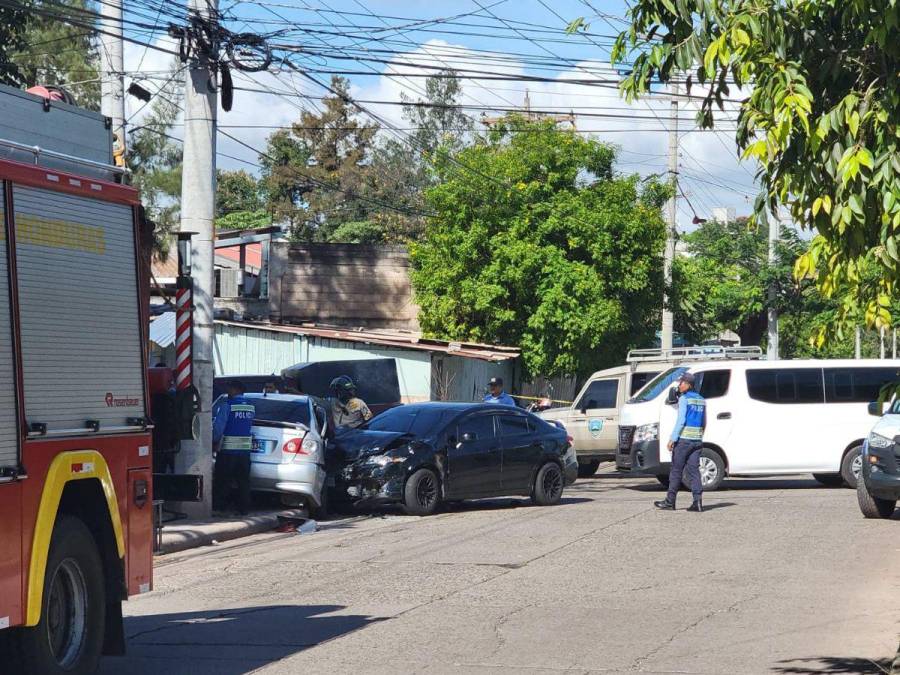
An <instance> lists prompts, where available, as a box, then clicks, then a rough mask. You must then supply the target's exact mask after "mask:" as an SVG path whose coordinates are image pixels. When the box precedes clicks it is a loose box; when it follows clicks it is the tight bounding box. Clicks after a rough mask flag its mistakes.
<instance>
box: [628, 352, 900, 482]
mask: <svg viewBox="0 0 900 675" xmlns="http://www.w3.org/2000/svg"><path fill="white" fill-rule="evenodd" d="M685 371H690V372H691V373H693V374H694V375H695V376H696V386H697V389H698V391H699V392H700V394H701V395H702V396H704V397H705V398H706V400H707V405H706V410H707V413H706V432H705V433H704V436H703V445H704V449H703V454H702V456H701V460H700V473H701V477H702V480H703V485H704V489H706V490H715V489H716V488H718V487H719V485H721V483H722V480H723V479H724V478H725V476H726V475H730V476H736V475H743V476H761V475H785V474H798V473H811V474H813V476H814V477H815V478H816V480H818V481H819V482H821V483H823V484H825V485H840V484H841V483H845V484H847V485H849V486H851V487H855V486H856V479H857V477H858V475H859V471H860V466H861V462H862V459H861V455H860V451H861V449H862V444H863V440H864V439H865V438H866V436H867V435H868V433H869V429H870V428H871V426H872V421H871V418H870V417H869V415H868V403H869V402H871V401H874V400H876V399H877V398H878V395H879V391H880V390H881V387H882V386H883V385H884V384H886V383H888V382H891V381H894V380H896V379H898V377H900V375H898V372H900V360H849V359H848V360H829V361H822V360H819V361H814V360H806V361H799V360H798V361H743V362H729V363H723V362H721V361H720V362H712V361H710V362H705V363H695V364H690V365H689V366H687V365H682V366H678V367H674V368H670V369H668V370H666V371H665V372H664V373H661V374H660V375H659V376H658V377H657V378H656V379H655V380H653V381H652V382H650V383H648V385H647V386H646V387H644V389H643V390H642V391H640V392H638V394H637V395H636V396H635V397H634V398H633V399H632V400H631V401H629V402H628V403H627V404H626V405H625V406H624V407H623V408H622V411H621V413H620V415H619V422H620V425H619V447H618V450H617V452H616V467H617V468H618V469H619V470H620V471H627V472H631V473H637V474H642V475H652V476H656V477H657V478H658V479H659V481H660V482H661V483H668V473H669V465H670V462H671V459H672V456H671V453H670V452H669V451H668V450H667V449H666V444H667V442H668V439H669V437H670V436H671V434H672V428H673V427H674V426H675V421H676V418H677V416H678V413H677V405H676V403H675V401H674V400H673V398H672V397H671V396H670V395H669V391H670V389H671V387H672V385H673V384H674V382H675V380H676V379H677V378H678V377H679V376H680V375H681V374H682V373H684V372H685Z"/></svg>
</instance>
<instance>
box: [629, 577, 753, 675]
mask: <svg viewBox="0 0 900 675" xmlns="http://www.w3.org/2000/svg"><path fill="white" fill-rule="evenodd" d="M758 597H759V593H754V594H753V595H751V596H749V597H746V598H742V599H741V600H738V601H737V602H734V603H733V604H731V605H729V606H728V607H720V608H718V609H714V610H712V611H711V612H707V613H706V614H704V615H703V616H701V617H699V618H698V619H696V620H694V621H692V622H691V623H689V624H688V625H686V626H683V627H681V628H679V629H678V630H676V631H675V632H674V633H672V635H670V636H669V637H667V638H666V639H665V640H663V641H662V642H660V643H659V644H658V645H657V646H656V647H654V648H653V649H651V650H650V651H649V652H647V653H646V654H644V655H643V656H639V657H638V658H636V659H635V660H634V663H632V664H631V667H630V668H629V670H636V671H641V670H642V668H641V667H642V666H643V664H644V662H645V661H648V660H649V659H652V658H653V657H654V656H656V655H657V654H659V652H661V651H662V650H663V649H665V648H666V647H668V646H669V645H671V644H672V643H673V642H675V640H677V639H678V638H679V636H681V635H684V634H685V633H687V632H688V631H691V630H693V629H694V628H696V627H697V626H699V625H700V624H702V623H703V622H704V621H707V620H708V619H711V618H713V617H714V616H717V615H719V614H726V613H728V612H734V611H737V608H738V607H740V606H741V605H743V604H744V603H747V602H752V601H753V600H756V598H758Z"/></svg>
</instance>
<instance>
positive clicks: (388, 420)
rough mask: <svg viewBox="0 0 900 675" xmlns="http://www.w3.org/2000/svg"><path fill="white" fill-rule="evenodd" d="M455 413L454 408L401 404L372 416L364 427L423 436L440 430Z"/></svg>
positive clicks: (456, 412)
mask: <svg viewBox="0 0 900 675" xmlns="http://www.w3.org/2000/svg"><path fill="white" fill-rule="evenodd" d="M456 414H458V411H455V410H440V409H436V408H419V407H412V406H402V405H401V406H397V407H396V408H391V409H390V410H385V411H384V412H383V413H381V414H380V415H377V416H376V417H373V418H372V420H371V421H370V422H369V423H368V424H367V425H366V429H371V430H372V431H394V432H398V433H403V434H414V435H416V436H425V435H427V434H429V433H431V432H434V431H440V430H441V429H442V428H443V427H444V425H445V424H446V423H447V422H448V421H449V420H450V419H451V418H452V417H454V416H455V415H456Z"/></svg>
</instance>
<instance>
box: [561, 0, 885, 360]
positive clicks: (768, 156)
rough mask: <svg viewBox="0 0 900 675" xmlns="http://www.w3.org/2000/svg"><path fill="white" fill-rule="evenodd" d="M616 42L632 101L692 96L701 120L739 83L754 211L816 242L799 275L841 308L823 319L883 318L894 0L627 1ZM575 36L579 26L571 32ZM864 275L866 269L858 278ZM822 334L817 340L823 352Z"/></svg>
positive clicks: (741, 135)
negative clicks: (667, 86) (667, 92)
mask: <svg viewBox="0 0 900 675" xmlns="http://www.w3.org/2000/svg"><path fill="white" fill-rule="evenodd" d="M629 18H630V20H631V28H630V30H629V31H627V32H625V33H622V34H621V35H620V36H619V37H618V39H617V41H616V44H615V47H614V49H613V53H612V57H613V61H614V62H615V63H628V64H629V68H630V74H629V75H628V76H627V77H626V79H625V81H624V84H623V90H624V92H625V94H626V96H627V97H628V98H629V99H633V98H635V97H637V96H640V95H642V94H645V93H647V92H648V91H649V90H650V88H651V86H658V83H659V82H660V81H662V82H672V81H678V80H684V79H685V78H686V83H687V85H688V90H689V91H690V87H691V85H692V84H697V85H700V86H701V87H702V89H701V92H702V93H701V95H702V97H703V102H702V110H701V113H700V116H699V117H700V121H701V123H702V124H703V125H704V126H707V127H708V126H712V125H713V123H714V119H715V115H716V113H715V110H716V108H717V107H722V106H723V104H724V102H725V101H726V100H727V99H728V98H729V96H731V94H732V90H731V87H733V86H735V85H737V86H739V87H742V88H746V91H749V94H747V95H746V98H744V99H742V100H741V101H740V113H739V120H738V132H737V136H736V141H737V145H738V147H739V148H740V149H741V151H742V152H743V156H744V157H747V158H755V159H757V160H758V161H759V172H758V175H759V180H760V182H761V185H762V188H763V192H762V193H761V195H760V198H759V199H758V200H757V202H756V207H755V216H756V217H757V219H758V220H760V221H761V222H762V221H763V220H764V219H765V216H766V212H767V211H772V212H774V211H775V210H776V209H777V208H778V207H779V206H781V205H783V206H786V207H787V208H788V209H789V210H790V212H791V214H792V216H793V219H794V221H795V222H798V223H803V224H804V225H805V226H809V227H814V228H815V229H816V230H817V231H818V236H817V237H816V238H815V240H814V241H813V242H812V245H811V246H810V249H809V251H808V252H807V253H806V254H805V255H803V256H801V258H800V259H799V260H798V263H797V268H796V274H797V276H799V277H812V278H815V280H816V282H817V284H818V286H819V288H820V289H821V291H822V293H823V294H824V295H825V296H826V297H834V298H837V299H839V302H838V306H837V308H836V310H835V314H834V321H833V324H837V325H841V324H847V323H848V322H851V321H854V320H855V316H856V315H857V314H858V313H859V311H858V310H859V309H860V308H861V309H862V314H863V317H864V319H865V320H866V321H867V322H868V323H869V324H874V325H884V324H887V323H890V322H891V320H892V318H891V313H890V309H889V307H890V304H891V297H892V295H894V293H895V287H896V283H897V281H898V279H900V241H898V237H900V133H898V122H900V84H898V80H897V78H896V73H897V72H898V71H900V39H898V38H900V5H897V4H896V3H895V2H893V0H843V1H841V2H835V1H834V0H808V1H806V2H799V1H796V0H790V1H788V2H772V1H771V0H742V1H741V2H732V1H731V0H677V1H673V0H636V1H635V2H633V3H631V8H630V10H629ZM580 27H581V24H579V22H578V20H576V21H575V22H573V24H572V26H571V29H572V30H577V29H578V28H580ZM866 266H872V267H874V268H875V269H877V274H875V275H874V276H873V277H871V278H868V277H867V276H866V275H862V274H860V270H861V269H862V268H863V267H866ZM824 339H825V332H824V331H822V332H820V335H819V336H818V340H819V342H820V344H821V342H823V341H824Z"/></svg>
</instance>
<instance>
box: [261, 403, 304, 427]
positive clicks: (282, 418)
mask: <svg viewBox="0 0 900 675" xmlns="http://www.w3.org/2000/svg"><path fill="white" fill-rule="evenodd" d="M250 402H251V403H252V404H253V406H254V407H255V408H256V419H258V420H264V421H266V422H289V423H291V424H303V425H306V426H309V403H308V402H307V401H278V400H274V399H271V398H253V399H250Z"/></svg>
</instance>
